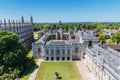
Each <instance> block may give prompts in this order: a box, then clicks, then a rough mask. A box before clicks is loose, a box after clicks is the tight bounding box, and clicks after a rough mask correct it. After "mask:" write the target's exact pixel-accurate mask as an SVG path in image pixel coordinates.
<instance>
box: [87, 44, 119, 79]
mask: <svg viewBox="0 0 120 80" xmlns="http://www.w3.org/2000/svg"><path fill="white" fill-rule="evenodd" d="M85 64H86V66H87V67H88V69H89V71H90V72H91V73H92V74H93V75H94V77H95V78H96V80H120V53H119V52H117V51H116V50H114V49H111V48H108V47H103V46H100V45H94V46H91V47H88V48H86V55H85Z"/></svg>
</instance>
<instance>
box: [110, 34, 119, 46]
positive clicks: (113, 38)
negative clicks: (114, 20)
mask: <svg viewBox="0 0 120 80" xmlns="http://www.w3.org/2000/svg"><path fill="white" fill-rule="evenodd" d="M112 41H113V42H116V43H117V44H118V43H120V32H118V33H116V34H113V35H112Z"/></svg>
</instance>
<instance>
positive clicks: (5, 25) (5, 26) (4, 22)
mask: <svg viewBox="0 0 120 80" xmlns="http://www.w3.org/2000/svg"><path fill="white" fill-rule="evenodd" d="M4 26H5V29H6V28H7V27H6V20H5V19H4Z"/></svg>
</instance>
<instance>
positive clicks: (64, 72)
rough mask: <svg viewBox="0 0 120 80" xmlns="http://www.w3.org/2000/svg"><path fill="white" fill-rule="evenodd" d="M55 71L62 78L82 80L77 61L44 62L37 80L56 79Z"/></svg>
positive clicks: (65, 79)
mask: <svg viewBox="0 0 120 80" xmlns="http://www.w3.org/2000/svg"><path fill="white" fill-rule="evenodd" d="M55 72H58V73H59V76H60V77H61V79H60V80H82V78H81V76H80V74H79V71H78V69H77V67H76V64H75V62H42V63H41V65H40V67H39V70H38V73H37V75H36V78H35V80H55V74H54V73H55Z"/></svg>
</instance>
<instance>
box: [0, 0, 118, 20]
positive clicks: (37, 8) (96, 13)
mask: <svg viewBox="0 0 120 80" xmlns="http://www.w3.org/2000/svg"><path fill="white" fill-rule="evenodd" d="M22 15H23V16H24V17H25V19H26V20H29V17H30V15H32V16H33V18H34V22H58V21H59V20H62V21H63V22H120V0H0V19H2V20H3V19H4V18H5V19H15V20H19V19H20V18H21V16H22Z"/></svg>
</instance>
